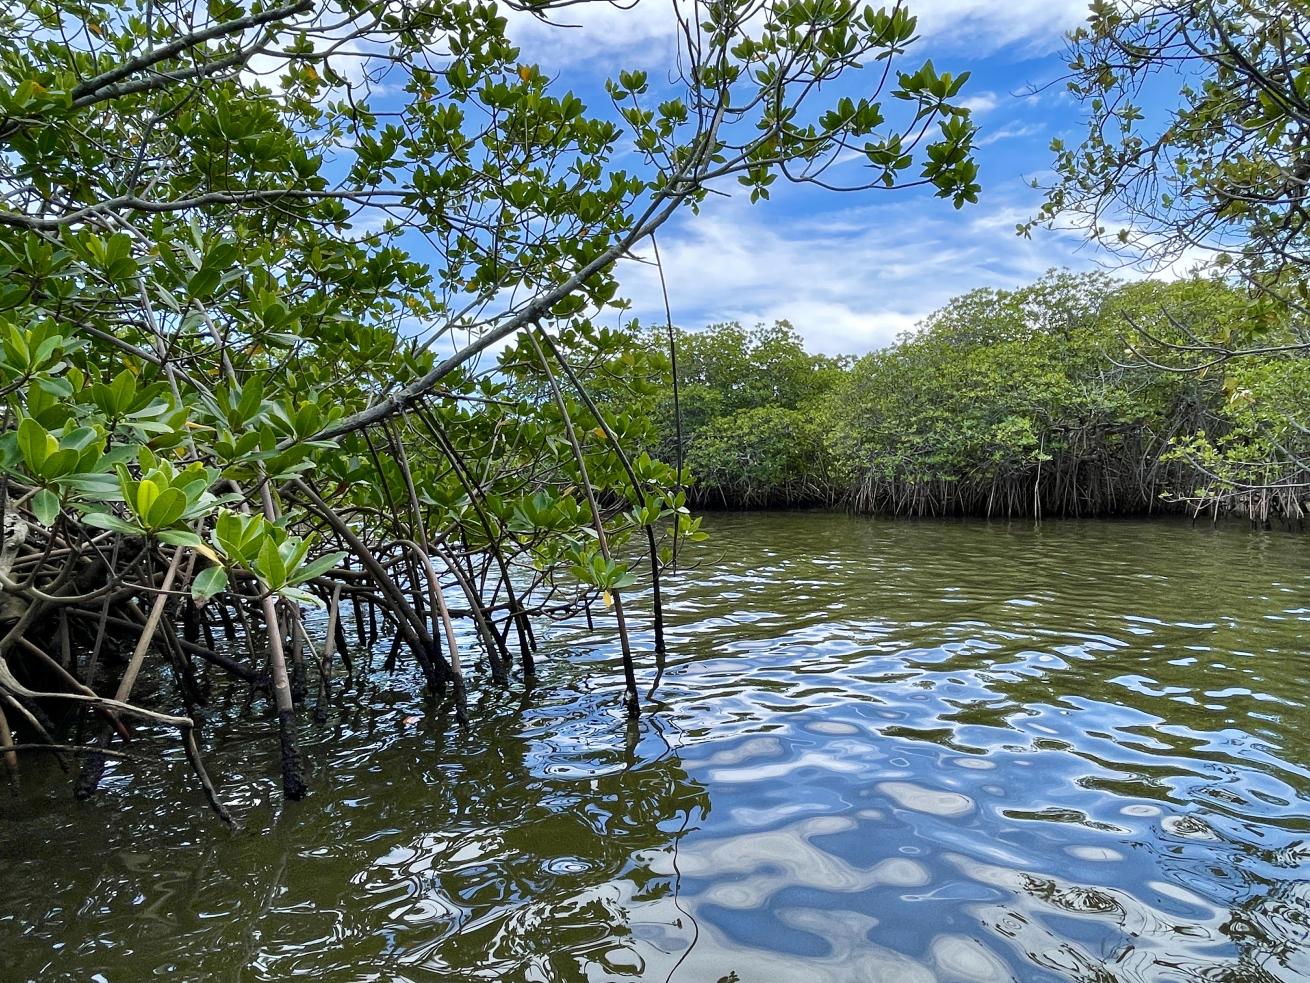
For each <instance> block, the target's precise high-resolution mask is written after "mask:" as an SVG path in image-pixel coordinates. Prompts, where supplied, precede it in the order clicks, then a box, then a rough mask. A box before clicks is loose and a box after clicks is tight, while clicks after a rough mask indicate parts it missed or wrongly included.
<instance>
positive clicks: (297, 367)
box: [0, 0, 978, 809]
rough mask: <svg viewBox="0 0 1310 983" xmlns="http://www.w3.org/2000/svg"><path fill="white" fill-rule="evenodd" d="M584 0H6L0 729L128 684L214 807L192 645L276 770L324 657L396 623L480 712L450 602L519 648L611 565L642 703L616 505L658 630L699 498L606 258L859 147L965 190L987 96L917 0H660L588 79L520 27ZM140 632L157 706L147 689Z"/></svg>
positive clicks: (938, 184)
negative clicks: (670, 444) (513, 28)
mask: <svg viewBox="0 0 1310 983" xmlns="http://www.w3.org/2000/svg"><path fill="white" fill-rule="evenodd" d="M571 2H572V0H562V2H559V3H555V2H552V0H545V2H530V3H523V4H513V3H509V4H503V5H498V4H495V3H473V2H454V0H431V2H421V3H405V4H392V3H382V2H377V0H349V2H342V0H337V2H319V0H291V2H288V3H285V4H276V3H265V2H250V3H242V2H231V0H217V2H215V0H208V2H205V3H198V2H194V0H168V2H162V3H161V2H157V0H78V2H73V0H24V2H20V3H17V4H10V5H7V6H6V7H5V8H4V9H3V11H2V12H0V274H2V276H0V344H2V346H3V358H2V359H0V386H3V390H2V392H3V396H4V403H3V410H2V412H3V415H4V427H3V435H2V436H0V470H2V471H3V479H0V482H2V483H0V511H3V513H4V526H3V528H4V530H5V533H4V542H3V557H0V561H2V562H0V584H2V585H3V587H4V590H5V601H6V605H5V611H4V614H5V616H6V618H7V621H6V627H5V631H4V634H3V637H0V744H7V743H10V742H9V740H8V737H7V735H8V734H9V733H10V727H9V725H8V723H7V721H6V718H5V716H4V714H6V713H7V714H11V715H16V717H17V718H18V719H19V720H20V721H21V723H20V726H23V727H31V728H33V729H34V731H35V732H36V733H37V734H38V736H40V737H41V739H42V740H47V741H51V742H54V743H57V742H55V741H53V738H52V736H51V734H50V728H49V727H46V726H45V725H44V724H42V722H41V717H40V715H39V714H38V713H37V712H36V705H37V703H38V702H40V701H43V700H50V699H53V700H55V701H56V702H59V701H63V704H64V705H75V706H80V705H85V704H89V705H90V706H91V707H92V708H93V709H94V710H95V712H96V713H97V714H98V719H99V720H100V721H101V722H102V725H103V729H102V730H101V731H100V733H99V737H98V738H97V739H96V742H95V743H96V745H97V746H98V747H99V748H101V749H108V747H109V744H110V743H111V741H112V740H113V739H114V735H115V734H118V735H123V734H125V733H126V732H127V731H126V725H125V724H124V722H123V720H124V718H125V717H126V718H131V717H134V716H135V717H137V718H144V719H146V720H149V721H153V722H154V723H155V724H158V725H163V726H166V727H169V728H176V729H177V730H178V731H179V733H181V734H182V736H183V740H184V743H185V746H186V747H187V749H188V755H189V758H190V760H191V762H192V764H193V767H195V769H196V771H197V773H198V774H199V775H200V776H201V780H202V784H203V785H204V786H205V788H206V790H207V791H208V792H209V794H210V797H211V801H213V802H214V804H215V805H216V807H217V808H220V809H221V806H220V805H219V804H218V803H217V799H216V798H215V796H214V793H213V788H212V786H211V784H210V783H209V782H208V779H207V778H206V777H205V776H204V771H203V766H202V764H201V762H200V757H199V746H198V744H197V742H196V740H195V737H194V715H193V712H192V711H193V709H194V707H195V706H196V705H197V704H198V703H199V702H200V701H201V700H202V698H203V697H202V693H201V690H200V688H199V686H198V685H197V684H196V679H195V672H196V670H195V663H196V660H197V659H199V660H201V661H202V662H205V663H207V664H208V665H210V666H211V667H212V668H213V670H214V671H215V672H219V671H221V672H225V673H228V674H230V675H233V676H236V677H237V678H239V679H242V680H245V681H246V682H249V683H251V684H253V685H254V686H256V688H257V689H263V690H264V691H266V692H267V694H268V695H269V698H270V702H271V704H272V706H273V707H274V708H275V709H276V712H277V715H278V718H279V722H280V731H281V740H282V747H283V786H284V790H285V791H286V793H287V794H288V795H289V796H292V797H296V796H299V795H301V794H303V793H304V790H305V783H304V778H303V775H302V774H301V769H300V766H299V762H298V754H297V750H296V726H295V719H294V713H295V710H296V709H297V707H298V706H299V705H300V704H302V703H303V702H304V701H305V700H306V698H307V693H308V680H309V678H311V676H310V669H313V668H317V670H318V671H317V674H316V678H317V679H318V687H319V691H320V698H326V696H327V693H328V689H329V687H330V685H331V672H330V669H331V665H332V663H333V662H334V661H335V660H339V659H341V658H343V657H345V656H346V649H347V648H348V645H349V644H354V645H360V646H362V647H363V648H365V649H366V650H367V649H368V648H369V647H370V644H371V643H373V642H376V640H377V639H378V638H379V636H380V635H382V634H384V633H387V632H388V631H389V632H390V635H391V637H394V638H395V639H396V642H395V645H394V646H393V648H392V650H391V653H390V655H389V657H388V661H389V662H392V663H394V661H395V659H396V658H397V656H398V653H408V654H409V656H410V657H411V658H412V659H413V660H414V661H415V663H416V664H417V665H419V666H420V667H421V669H422V671H423V673H424V675H425V676H426V679H427V682H428V684H429V686H430V687H431V688H432V689H433V690H434V691H437V692H445V693H448V694H453V698H454V700H455V704H456V708H457V710H456V712H457V716H459V717H460V719H464V713H465V711H464V686H465V683H464V669H465V668H466V667H467V662H465V663H464V664H463V665H462V664H461V659H460V651H459V648H460V646H461V645H467V641H465V642H460V641H459V639H458V638H457V634H456V632H455V630H454V628H453V620H454V619H460V618H464V619H467V620H468V622H469V623H470V624H471V625H472V626H473V632H474V636H475V638H476V639H477V642H476V644H475V648H474V651H475V653H477V656H478V658H479V659H482V660H485V661H486V663H487V664H488V666H489V672H490V676H491V679H492V681H493V682H494V683H496V684H503V683H504V682H505V681H506V680H507V678H508V674H509V672H510V670H511V668H512V666H513V663H514V662H515V661H516V659H514V658H511V653H510V645H511V644H513V643H514V642H515V641H516V642H517V645H516V647H517V649H518V656H517V661H518V662H519V663H520V665H521V672H522V673H523V675H524V677H525V678H527V677H530V676H531V674H532V672H533V658H532V650H533V648H534V645H535V639H534V633H533V628H532V624H531V620H530V617H529V616H530V615H533V614H539V615H547V616H563V615H567V614H569V613H571V612H576V611H580V610H583V609H587V610H590V607H591V605H592V604H593V602H601V601H604V606H603V607H602V608H601V609H602V610H605V609H607V608H609V609H612V612H613V616H614V619H615V623H616V627H617V629H618V633H619V637H620V640H621V642H622V646H623V654H624V666H625V677H626V678H625V703H626V705H627V708H628V712H629V713H630V714H635V713H636V712H637V706H638V698H637V691H636V677H635V673H634V653H633V651H632V650H631V646H630V644H629V639H628V632H627V629H626V622H625V614H624V607H623V603H622V598H621V592H622V591H623V589H625V588H628V587H631V586H633V585H634V584H635V583H636V582H637V577H638V575H637V572H636V571H637V567H636V566H635V561H634V560H633V551H629V550H627V549H626V547H625V544H626V543H627V542H628V540H629V539H632V541H633V543H634V550H635V552H636V554H637V555H639V554H641V553H645V554H647V557H646V560H645V561H643V562H644V563H645V564H646V566H645V567H643V569H647V570H648V573H649V577H650V584H651V587H652V589H653V591H654V596H653V598H652V606H653V608H654V612H653V613H654V622H655V626H656V636H655V637H656V646H657V648H660V647H662V636H661V634H660V629H659V617H660V614H659V588H658V579H659V572H660V566H661V555H662V553H663V552H664V551H665V546H666V545H667V546H672V545H673V543H676V540H677V539H678V538H679V537H684V536H697V535H699V533H698V532H697V530H696V520H694V519H692V518H691V517H690V516H689V515H688V514H687V511H686V507H685V504H684V497H683V493H682V491H681V484H682V481H681V478H680V476H679V475H678V474H676V473H675V471H674V469H672V468H670V467H668V466H667V465H664V464H661V463H660V462H659V461H658V460H656V459H654V458H653V457H651V456H649V455H647V454H645V453H641V452H640V451H639V447H640V446H641V438H642V436H643V433H644V431H643V427H644V426H645V425H646V424H645V421H646V420H647V419H648V417H647V416H644V415H643V414H644V411H645V409H646V408H647V406H648V400H649V399H650V398H651V397H652V394H651V392H650V391H649V382H648V381H643V380H649V379H650V378H651V377H652V376H658V375H659V374H660V373H661V372H662V371H665V370H664V368H663V367H662V366H663V361H662V359H663V356H661V355H660V354H659V353H658V352H651V351H650V350H649V349H647V348H646V347H644V346H641V345H637V344H635V343H634V342H633V341H632V339H631V338H630V337H629V336H628V335H626V334H623V333H616V332H614V331H612V330H609V329H607V328H605V327H603V326H602V320H601V319H602V317H609V318H618V317H620V316H622V311H623V310H624V303H623V301H622V298H621V296H620V294H619V283H618V278H617V273H616V269H617V264H618V263H619V261H621V260H622V259H623V258H624V257H627V256H628V255H630V254H631V253H632V252H633V250H634V249H636V248H638V246H639V245H641V244H642V243H644V242H645V241H646V240H648V239H650V238H651V237H652V236H653V235H654V234H655V233H656V231H657V230H658V229H659V228H660V227H661V226H662V225H663V224H664V223H665V222H667V221H668V220H669V218H670V217H671V216H673V215H674V214H676V213H678V212H679V211H681V210H684V209H691V210H695V209H697V208H700V207H702V206H704V205H705V204H706V203H707V195H708V194H709V193H710V192H711V191H724V190H731V189H733V188H736V189H739V190H743V191H746V192H749V194H750V196H751V198H752V200H761V199H766V198H768V197H769V195H770V189H771V187H773V186H774V185H775V182H777V180H778V179H779V178H782V179H783V180H784V181H794V182H805V183H813V184H817V185H821V186H824V187H837V186H838V185H836V184H835V183H833V180H832V179H831V176H830V174H829V168H830V167H831V165H832V163H833V162H834V161H836V160H837V159H838V158H839V157H841V158H843V159H844V157H845V155H849V154H851V153H855V154H858V155H859V156H860V157H861V158H862V159H863V161H864V163H865V165H866V166H865V169H864V172H863V175H864V176H863V177H861V178H860V180H858V181H857V182H855V183H853V184H852V185H850V187H851V188H852V189H862V190H871V189H875V188H883V189H885V188H895V187H903V186H915V185H923V186H927V187H929V188H931V189H933V190H934V191H935V193H936V194H938V195H939V196H942V197H944V198H946V199H949V200H950V201H952V202H953V203H954V204H955V206H956V207H959V206H962V205H964V204H965V203H967V202H970V201H973V200H974V199H975V197H976V194H977V191H978V185H977V183H976V173H977V168H976V165H975V163H974V161H973V159H972V139H973V132H974V125H973V123H972V122H971V120H970V117H969V113H968V111H967V109H965V108H963V107H962V106H961V105H960V104H959V102H958V98H957V97H958V96H959V93H960V91H961V87H962V85H963V84H964V82H965V79H966V75H963V74H959V75H952V74H949V73H946V72H939V71H938V70H937V69H936V68H935V67H934V66H933V65H932V64H931V63H930V62H924V63H922V64H917V65H909V66H907V65H905V64H904V58H905V56H906V54H907V50H908V49H909V48H910V47H911V46H912V44H913V41H914V37H915V21H914V18H913V17H912V16H911V15H910V14H909V12H908V11H907V10H906V9H905V8H904V7H902V6H899V5H896V6H893V7H891V8H888V9H882V10H879V9H874V8H869V7H865V6H864V5H861V4H857V3H855V2H854V0H766V2H714V3H707V4H693V5H687V6H682V5H674V6H673V7H671V8H670V12H669V17H670V21H669V27H670V31H671V32H672V33H674V34H675V35H676V36H678V37H680V38H681V56H680V59H679V61H678V62H677V64H676V65H674V66H669V73H668V75H667V76H666V77H664V78H660V79H657V80H654V81H652V80H651V79H649V78H648V77H647V76H646V75H645V74H644V73H642V72H639V71H635V70H633V71H620V72H618V73H616V75H615V76H614V77H613V78H611V79H610V80H609V82H608V83H607V85H606V87H605V98H606V100H607V101H606V103H605V105H603V106H600V107H599V108H596V107H593V106H589V105H587V104H586V102H585V101H584V99H583V98H581V97H580V96H579V95H578V94H577V93H576V92H575V91H573V89H571V88H570V84H569V79H568V78H567V77H565V78H552V77H548V76H547V74H546V73H545V72H543V71H542V70H541V69H540V68H538V67H537V66H535V65H533V64H531V63H527V62H525V61H523V60H522V59H521V57H520V53H519V51H518V49H517V48H516V47H515V45H514V44H513V43H512V41H511V37H510V31H509V22H508V17H509V16H511V15H512V16H517V17H527V16H535V17H538V18H541V19H544V20H549V18H550V17H551V15H552V11H553V10H554V9H556V8H557V7H564V6H568V5H570V3H571ZM893 65H894V66H895V68H893ZM839 79H841V80H843V84H842V86H841V88H840V91H841V92H845V93H848V94H846V95H840V96H838V95H830V93H831V92H832V91H833V86H834V84H835V83H836V82H837V80H839ZM856 93H858V95H857V94H856ZM842 173H849V169H848V170H846V171H843V172H842ZM593 383H601V384H603V385H604V386H608V387H609V391H610V392H611V393H613V392H615V391H616V389H615V387H616V386H617V387H618V390H619V391H624V392H626V393H627V394H628V396H627V399H626V400H625V401H623V402H622V404H621V405H620V404H616V403H614V402H612V401H611V402H608V403H607V404H606V405H607V406H608V407H609V409H602V408H601V407H600V405H599V404H598V403H597V402H596V401H595V400H594V399H592V398H591V397H590V396H589V394H588V386H589V385H591V384H593ZM643 387H645V388H643ZM644 400H645V401H647V402H643V401H644ZM670 539H671V540H672V541H673V542H672V543H666V541H667V540H670ZM447 591H450V592H453V594H454V595H455V596H458V597H459V598H461V600H460V601H459V602H455V601H453V600H451V601H448V599H447V597H446V594H447ZM188 597H189V598H191V599H194V602H195V603H194V604H193V603H191V601H190V600H188V599H187V598H188ZM312 603H318V604H322V605H325V606H326V607H327V609H328V614H327V623H326V626H325V628H324V629H320V628H315V629H313V631H312V632H311V630H310V629H309V628H308V627H307V623H306V621H305V618H304V615H303V612H302V606H304V605H309V604H312ZM197 605H200V607H198V608H197ZM352 611H353V613H354V617H353V623H351V627H352V628H353V635H354V641H353V642H351V639H350V638H348V637H347V634H346V631H345V627H346V625H347V623H348V622H351V618H350V613H351V612H352ZM175 622H181V626H180V627H181V631H180V632H175V631H174V630H173V626H174V623H175ZM161 626H162V630H161ZM320 630H325V631H326V637H323V636H321V635H319V634H317V633H318V632H319V631H320ZM215 631H220V632H222V633H224V634H225V635H226V643H224V644H219V643H218V642H217V641H216V640H215V638H214V633H215ZM311 635H312V636H313V637H311ZM52 653H54V654H52ZM60 653H62V655H61V654H60ZM152 654H162V655H163V657H164V658H163V659H162V662H159V663H157V664H158V665H160V666H161V668H162V669H164V670H165V671H168V672H170V673H172V674H173V675H175V676H176V678H177V685H178V687H179V689H178V692H179V693H180V697H179V699H180V701H181V704H180V705H178V706H175V707H171V708H170V712H164V711H163V710H152V709H147V708H145V707H142V706H140V705H139V704H138V703H135V702H133V691H134V688H135V683H136V680H137V678H138V676H139V674H140V673H141V672H142V670H143V668H144V667H145V666H146V663H147V660H148V658H149V657H150V656H151V655H152ZM151 664H156V663H154V662H153V661H152V663H151ZM307 667H309V668H307ZM106 693H112V696H106V695H105V694H106ZM174 711H175V712H174ZM6 760H9V759H8V758H6ZM102 763H103V760H102V759H100V758H97V757H96V756H95V755H92V756H91V758H90V759H88V763H87V766H86V767H85V768H84V769H83V774H82V778H81V780H80V786H79V787H80V790H81V792H82V793H83V794H90V793H91V792H93V791H94V789H95V786H96V783H97V781H98V777H99V771H98V768H99V767H100V766H101V765H102Z"/></svg>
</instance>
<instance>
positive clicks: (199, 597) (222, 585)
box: [191, 566, 227, 604]
mask: <svg viewBox="0 0 1310 983" xmlns="http://www.w3.org/2000/svg"><path fill="white" fill-rule="evenodd" d="M225 590H227V571H226V570H224V569H223V568H222V567H218V566H214V567H205V569H203V570H201V571H200V573H199V574H197V575H196V579H195V580H193V581H191V598H192V600H194V601H195V602H196V604H205V603H206V602H208V601H209V600H210V598H212V597H214V596H216V595H218V594H221V593H223V591H225Z"/></svg>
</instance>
